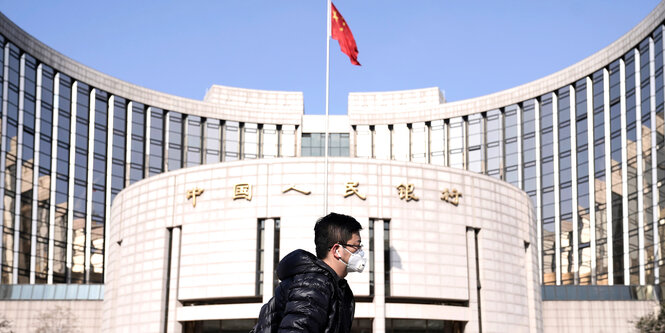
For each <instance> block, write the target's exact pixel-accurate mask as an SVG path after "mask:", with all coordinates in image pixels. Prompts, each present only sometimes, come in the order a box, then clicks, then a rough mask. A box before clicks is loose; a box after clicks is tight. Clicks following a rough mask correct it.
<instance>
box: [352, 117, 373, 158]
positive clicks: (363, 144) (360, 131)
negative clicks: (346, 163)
mask: <svg viewBox="0 0 665 333" xmlns="http://www.w3.org/2000/svg"><path fill="white" fill-rule="evenodd" d="M354 133H355V136H356V146H355V149H354V157H370V158H371V157H372V131H371V130H370V128H369V125H356V126H355V130H354Z"/></svg>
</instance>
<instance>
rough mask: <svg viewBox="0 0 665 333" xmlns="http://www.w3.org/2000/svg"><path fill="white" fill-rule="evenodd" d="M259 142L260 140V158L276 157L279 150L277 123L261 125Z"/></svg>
mask: <svg viewBox="0 0 665 333" xmlns="http://www.w3.org/2000/svg"><path fill="white" fill-rule="evenodd" d="M260 134H261V135H260V137H259V142H261V147H260V150H259V151H260V153H261V155H260V156H261V158H273V157H278V152H279V149H278V148H279V136H278V132H277V125H273V124H265V125H263V126H261V132H260Z"/></svg>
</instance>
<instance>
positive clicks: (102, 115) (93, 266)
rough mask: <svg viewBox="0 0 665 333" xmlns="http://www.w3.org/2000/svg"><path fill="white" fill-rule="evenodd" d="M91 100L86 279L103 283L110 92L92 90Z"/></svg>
mask: <svg viewBox="0 0 665 333" xmlns="http://www.w3.org/2000/svg"><path fill="white" fill-rule="evenodd" d="M90 100H91V102H92V103H94V106H92V108H91V109H92V110H94V111H93V113H92V119H91V121H90V123H91V124H92V128H91V130H90V132H91V134H92V135H91V138H92V154H89V156H90V159H89V163H91V164H92V168H88V172H89V175H88V193H89V195H90V197H91V198H90V199H88V212H89V213H88V216H90V217H89V219H90V221H89V232H88V237H89V238H90V241H89V242H88V243H87V249H88V251H87V254H86V259H87V260H88V265H86V269H87V270H88V272H89V273H88V282H90V283H103V282H104V252H105V251H104V249H105V244H104V231H105V221H106V216H107V214H106V209H107V205H106V200H107V195H106V192H107V186H106V185H107V172H108V170H107V157H108V155H107V152H108V147H107V142H108V137H109V135H108V133H109V130H108V129H109V113H108V110H109V95H108V93H106V92H104V91H101V90H98V89H94V90H93V92H92V95H91V98H90Z"/></svg>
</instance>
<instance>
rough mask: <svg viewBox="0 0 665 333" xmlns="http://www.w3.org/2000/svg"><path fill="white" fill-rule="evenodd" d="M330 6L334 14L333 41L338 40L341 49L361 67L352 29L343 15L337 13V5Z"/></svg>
mask: <svg viewBox="0 0 665 333" xmlns="http://www.w3.org/2000/svg"><path fill="white" fill-rule="evenodd" d="M330 5H331V7H332V8H331V11H330V12H331V13H332V17H331V22H332V25H331V26H330V28H331V30H332V39H336V40H337V41H338V42H339V47H340V49H342V52H344V53H345V54H346V55H348V56H349V59H350V60H351V63H352V64H354V65H357V66H360V63H359V62H358V47H357V46H356V40H355V39H354V38H353V34H352V33H351V29H349V26H348V25H347V24H346V21H344V18H343V17H342V14H340V13H339V11H337V8H335V5H334V4H333V3H332V2H331V3H330Z"/></svg>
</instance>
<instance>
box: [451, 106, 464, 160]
mask: <svg viewBox="0 0 665 333" xmlns="http://www.w3.org/2000/svg"><path fill="white" fill-rule="evenodd" d="M448 128H449V130H448V166H450V167H452V168H458V169H464V119H462V117H458V118H452V119H450V121H449V123H448Z"/></svg>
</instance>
